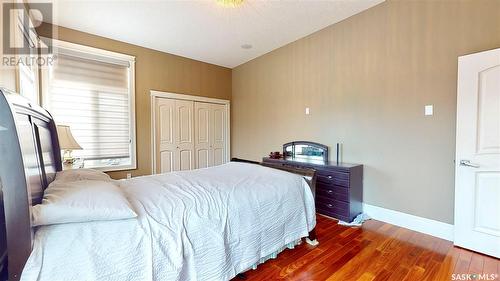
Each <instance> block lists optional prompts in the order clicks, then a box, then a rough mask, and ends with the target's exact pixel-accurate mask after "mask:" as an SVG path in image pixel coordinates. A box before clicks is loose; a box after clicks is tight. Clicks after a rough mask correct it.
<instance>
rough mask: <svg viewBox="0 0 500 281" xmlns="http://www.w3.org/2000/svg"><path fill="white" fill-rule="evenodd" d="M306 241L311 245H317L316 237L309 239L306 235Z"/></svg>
mask: <svg viewBox="0 0 500 281" xmlns="http://www.w3.org/2000/svg"><path fill="white" fill-rule="evenodd" d="M306 243H307V244H309V245H311V246H318V245H319V241H318V239H314V240H311V239H309V237H306Z"/></svg>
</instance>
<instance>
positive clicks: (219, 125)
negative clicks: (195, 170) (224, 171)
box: [210, 104, 227, 166]
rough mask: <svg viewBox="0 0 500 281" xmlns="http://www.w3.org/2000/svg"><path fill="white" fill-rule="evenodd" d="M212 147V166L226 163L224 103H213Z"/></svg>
mask: <svg viewBox="0 0 500 281" xmlns="http://www.w3.org/2000/svg"><path fill="white" fill-rule="evenodd" d="M211 109H212V110H211V112H212V114H211V116H213V118H212V119H213V121H212V122H211V123H210V124H211V148H212V155H213V156H212V159H213V164H212V166H217V165H221V164H224V163H225V162H226V150H225V148H226V141H227V140H226V127H227V126H226V122H227V116H226V106H225V105H223V104H211Z"/></svg>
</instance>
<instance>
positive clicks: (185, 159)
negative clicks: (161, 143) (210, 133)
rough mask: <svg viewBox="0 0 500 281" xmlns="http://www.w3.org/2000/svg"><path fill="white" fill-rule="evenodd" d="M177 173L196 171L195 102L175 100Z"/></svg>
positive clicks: (175, 164)
mask: <svg viewBox="0 0 500 281" xmlns="http://www.w3.org/2000/svg"><path fill="white" fill-rule="evenodd" d="M175 112H176V113H175V121H176V125H175V129H176V134H175V139H176V145H177V147H176V155H175V157H174V166H175V171H185V170H192V169H194V167H195V166H194V137H193V132H194V129H193V124H194V119H193V117H194V116H193V115H194V114H193V101H187V100H175Z"/></svg>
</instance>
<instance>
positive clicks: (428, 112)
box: [424, 104, 434, 116]
mask: <svg viewBox="0 0 500 281" xmlns="http://www.w3.org/2000/svg"><path fill="white" fill-rule="evenodd" d="M424 114H425V116H431V115H433V114H434V106H433V105H432V104H429V105H426V106H425V107H424Z"/></svg>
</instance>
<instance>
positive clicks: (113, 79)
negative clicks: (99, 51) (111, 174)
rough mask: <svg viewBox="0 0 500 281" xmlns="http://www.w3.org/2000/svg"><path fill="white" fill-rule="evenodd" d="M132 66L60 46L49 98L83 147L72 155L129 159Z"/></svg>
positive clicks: (60, 120)
mask: <svg viewBox="0 0 500 281" xmlns="http://www.w3.org/2000/svg"><path fill="white" fill-rule="evenodd" d="M129 67H130V66H129V65H128V62H124V61H118V60H116V59H113V60H109V59H107V58H104V57H99V56H98V55H89V54H87V53H78V52H76V51H65V50H63V49H61V50H58V55H57V59H56V61H55V63H54V65H53V66H52V67H51V69H50V73H49V79H50V80H49V89H48V91H49V94H48V99H47V103H48V107H49V108H50V110H51V112H52V114H53V116H54V120H55V121H56V123H58V124H63V125H68V126H70V128H71V132H72V133H73V136H74V137H75V139H76V141H77V142H78V143H79V144H80V146H81V147H82V148H83V150H79V151H74V152H73V155H74V156H76V157H83V158H84V159H85V160H105V159H119V158H124V159H126V160H127V159H128V160H129V161H130V157H131V142H132V139H131V137H132V136H131V131H130V122H131V120H130V89H129V85H130V83H129V79H130V77H129V75H130V74H129V73H130V71H129ZM100 163H102V161H101V162H100ZM114 163H115V164H116V165H118V164H124V163H121V162H119V161H118V162H116V161H115V162H114Z"/></svg>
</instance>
